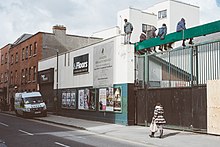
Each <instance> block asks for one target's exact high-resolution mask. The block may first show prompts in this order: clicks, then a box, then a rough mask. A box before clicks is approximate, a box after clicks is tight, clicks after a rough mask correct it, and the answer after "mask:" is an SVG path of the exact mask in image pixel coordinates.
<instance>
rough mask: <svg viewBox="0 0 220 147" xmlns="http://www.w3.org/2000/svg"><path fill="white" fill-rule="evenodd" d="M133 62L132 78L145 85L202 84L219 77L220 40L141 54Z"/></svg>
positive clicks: (160, 86) (183, 85) (185, 85)
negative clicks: (134, 71)
mask: <svg viewBox="0 0 220 147" xmlns="http://www.w3.org/2000/svg"><path fill="white" fill-rule="evenodd" d="M143 59H144V64H143ZM136 62H137V63H136V81H137V79H138V81H142V82H141V83H145V84H147V86H148V87H149V88H166V87H191V86H204V85H205V84H206V83H207V80H217V79H220V41H215V42H209V43H204V44H197V45H194V46H190V47H186V48H182V47H180V48H176V49H173V50H169V51H166V52H160V53H153V54H145V55H142V56H138V57H136ZM138 65H142V66H143V65H144V67H142V66H141V68H143V69H144V70H143V69H141V68H140V66H138ZM138 67H139V68H138ZM143 81H144V82H143Z"/></svg>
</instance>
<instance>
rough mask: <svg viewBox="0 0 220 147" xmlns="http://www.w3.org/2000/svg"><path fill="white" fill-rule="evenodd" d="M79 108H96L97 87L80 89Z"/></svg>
mask: <svg viewBox="0 0 220 147" xmlns="http://www.w3.org/2000/svg"><path fill="white" fill-rule="evenodd" d="M78 92H79V93H78V109H81V110H95V109H96V104H95V103H96V101H95V89H92V90H90V89H88V88H85V89H80V90H79V91H78Z"/></svg>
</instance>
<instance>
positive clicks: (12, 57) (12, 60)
mask: <svg viewBox="0 0 220 147" xmlns="http://www.w3.org/2000/svg"><path fill="white" fill-rule="evenodd" d="M13 63H14V55H11V64H13Z"/></svg>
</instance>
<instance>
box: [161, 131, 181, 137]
mask: <svg viewBox="0 0 220 147" xmlns="http://www.w3.org/2000/svg"><path fill="white" fill-rule="evenodd" d="M179 133H180V132H175V133H169V134H165V135H163V137H162V138H166V137H170V136H174V135H177V134H179Z"/></svg>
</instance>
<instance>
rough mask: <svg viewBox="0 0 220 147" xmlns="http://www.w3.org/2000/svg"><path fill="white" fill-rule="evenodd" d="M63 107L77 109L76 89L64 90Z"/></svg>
mask: <svg viewBox="0 0 220 147" xmlns="http://www.w3.org/2000/svg"><path fill="white" fill-rule="evenodd" d="M62 108H66V109H76V90H73V91H63V92H62Z"/></svg>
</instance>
